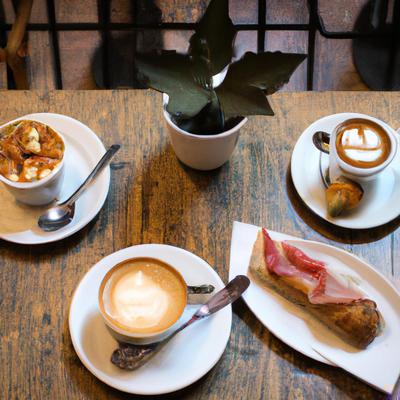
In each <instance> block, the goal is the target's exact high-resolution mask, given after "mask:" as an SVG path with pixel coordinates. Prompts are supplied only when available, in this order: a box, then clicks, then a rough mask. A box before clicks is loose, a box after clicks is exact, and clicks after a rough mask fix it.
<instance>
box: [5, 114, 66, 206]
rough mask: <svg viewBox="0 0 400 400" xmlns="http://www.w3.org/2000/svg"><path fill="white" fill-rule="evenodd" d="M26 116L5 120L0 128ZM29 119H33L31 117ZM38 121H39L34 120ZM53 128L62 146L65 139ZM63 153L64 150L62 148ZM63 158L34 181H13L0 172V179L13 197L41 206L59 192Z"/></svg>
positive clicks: (61, 180)
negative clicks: (41, 177)
mask: <svg viewBox="0 0 400 400" xmlns="http://www.w3.org/2000/svg"><path fill="white" fill-rule="evenodd" d="M24 119H26V118H24V117H21V118H17V119H14V120H13V121H10V122H7V123H6V124H4V125H2V126H0V129H2V128H4V127H5V126H7V125H10V124H13V123H15V122H17V121H20V120H24ZM30 121H35V120H34V119H31V120H30ZM35 122H39V123H41V122H40V121H35ZM51 129H53V130H54V131H55V132H56V133H57V134H58V135H59V136H60V137H61V139H62V141H63V143H64V146H65V140H64V138H63V136H62V135H61V134H60V132H58V131H57V130H56V129H54V128H53V127H52V128H51ZM64 154H65V150H64ZM64 158H65V157H63V158H62V160H61V161H60V162H59V163H58V165H57V166H56V167H55V168H54V169H53V170H52V171H51V173H50V174H49V175H48V176H46V177H45V178H43V179H40V180H38V181H35V182H13V181H11V180H9V179H7V178H6V177H4V176H3V175H1V174H0V181H1V182H3V184H4V186H5V187H6V188H7V190H8V191H9V192H10V193H11V194H12V195H13V196H14V197H15V199H16V200H18V201H20V202H21V203H24V204H28V205H31V206H41V205H45V204H49V203H51V202H52V201H53V200H55V199H56V198H57V196H58V195H59V194H60V191H61V186H62V183H63V178H64Z"/></svg>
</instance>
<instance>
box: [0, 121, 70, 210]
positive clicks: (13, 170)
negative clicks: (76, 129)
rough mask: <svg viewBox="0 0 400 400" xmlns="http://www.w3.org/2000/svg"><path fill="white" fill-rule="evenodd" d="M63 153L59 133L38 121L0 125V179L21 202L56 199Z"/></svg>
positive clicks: (60, 178) (61, 179) (61, 175)
mask: <svg viewBox="0 0 400 400" xmlns="http://www.w3.org/2000/svg"><path fill="white" fill-rule="evenodd" d="M64 154H65V144H64V140H63V138H62V136H61V134H60V133H59V132H57V131H56V130H55V129H54V128H51V127H50V126H48V125H46V124H43V123H42V122H38V121H33V120H26V119H17V120H14V121H11V122H8V123H7V124H5V125H3V126H1V127H0V181H1V182H2V183H3V184H4V186H5V187H6V188H7V190H9V191H10V192H11V193H12V194H13V196H14V197H15V198H16V200H18V201H20V202H21V203H24V204H28V205H32V206H39V205H44V204H49V203H51V202H52V201H53V200H55V199H56V198H57V196H58V195H59V193H60V190H61V185H62V181H63V172H64V171H63V170H64V168H63V167H64Z"/></svg>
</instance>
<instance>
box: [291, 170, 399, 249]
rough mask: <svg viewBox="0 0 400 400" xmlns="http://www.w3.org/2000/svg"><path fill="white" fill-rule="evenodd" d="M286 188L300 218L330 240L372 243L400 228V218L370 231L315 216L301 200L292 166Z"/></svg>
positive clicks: (349, 242)
mask: <svg viewBox="0 0 400 400" xmlns="http://www.w3.org/2000/svg"><path fill="white" fill-rule="evenodd" d="M286 188H287V194H288V197H289V199H290V202H291V204H292V206H293V208H294V209H295V210H296V212H297V214H298V215H299V216H300V218H301V219H302V220H303V221H304V222H305V223H306V224H307V225H308V226H310V227H311V228H312V229H314V230H315V231H317V232H318V233H320V234H321V235H323V236H325V237H327V238H328V239H331V240H335V241H337V242H341V243H348V244H361V243H371V242H375V241H377V240H380V239H382V238H384V237H385V236H387V235H389V234H390V233H392V232H394V231H395V230H396V229H397V228H398V227H399V226H400V216H399V217H397V218H396V219H394V220H393V221H390V222H388V223H387V224H385V225H381V226H378V227H376V228H370V229H357V230H356V229H348V228H342V227H339V226H336V225H334V224H331V223H330V222H328V221H326V220H324V219H323V218H321V217H319V216H318V215H316V214H314V213H313V212H312V211H311V210H310V209H309V208H308V207H307V205H306V204H305V203H304V202H303V200H302V199H301V198H300V196H299V194H298V193H297V191H296V188H295V187H294V184H293V180H292V175H291V172H290V164H289V167H288V169H287V173H286Z"/></svg>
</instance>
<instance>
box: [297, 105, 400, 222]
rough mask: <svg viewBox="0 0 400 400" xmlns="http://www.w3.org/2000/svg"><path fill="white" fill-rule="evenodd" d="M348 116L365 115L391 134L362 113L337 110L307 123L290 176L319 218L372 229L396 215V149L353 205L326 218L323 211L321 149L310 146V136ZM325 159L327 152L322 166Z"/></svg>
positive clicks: (399, 159)
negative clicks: (356, 203) (338, 213)
mask: <svg viewBox="0 0 400 400" xmlns="http://www.w3.org/2000/svg"><path fill="white" fill-rule="evenodd" d="M349 118H369V119H372V120H375V121H376V122H378V123H379V124H381V125H383V126H384V127H385V128H387V129H388V130H391V131H392V132H393V133H395V131H394V130H393V129H392V128H391V127H390V126H388V125H387V124H385V123H384V122H383V121H381V120H379V119H376V118H372V117H370V116H368V115H364V114H358V113H341V114H333V115H329V116H327V117H324V118H321V119H319V120H317V121H315V122H314V123H313V124H311V125H310V126H309V127H308V128H307V129H306V130H305V131H304V132H303V133H302V134H301V136H300V137H299V139H298V140H297V143H296V145H295V147H294V150H293V153H292V159H291V166H290V167H291V174H292V179H293V183H294V186H295V188H296V190H297V192H298V194H299V195H300V197H301V198H302V200H303V201H304V203H305V204H306V205H307V206H308V207H309V208H310V209H311V210H312V211H313V212H314V213H315V214H317V215H319V216H320V217H321V218H323V219H325V220H327V221H329V222H330V223H332V224H334V225H338V226H341V227H344V228H350V229H367V228H373V227H376V226H380V225H383V224H386V223H387V222H390V221H392V220H393V219H395V218H396V217H398V216H399V215H400V202H399V198H400V151H399V152H398V153H397V155H396V157H395V159H394V160H393V161H392V163H391V164H390V165H389V166H388V167H387V168H386V169H385V170H384V171H383V172H382V173H381V174H380V175H379V177H377V180H376V182H375V184H374V185H371V186H367V185H363V189H364V196H363V199H362V200H361V203H360V205H359V206H358V207H357V208H355V209H354V210H351V211H349V212H347V213H345V214H343V215H341V216H339V217H336V218H331V217H329V216H328V214H327V211H326V201H325V187H324V184H323V182H322V179H321V175H320V154H321V152H320V151H319V150H317V149H316V148H315V147H314V145H313V143H312V136H313V134H314V133H315V132H317V131H325V132H328V133H331V132H332V131H333V129H334V128H335V127H336V126H337V125H338V124H340V123H341V122H342V121H345V120H346V119H349ZM397 137H398V135H397ZM398 138H399V137H398ZM327 159H328V155H323V156H322V157H321V162H322V164H323V167H326V166H327V165H328V161H327Z"/></svg>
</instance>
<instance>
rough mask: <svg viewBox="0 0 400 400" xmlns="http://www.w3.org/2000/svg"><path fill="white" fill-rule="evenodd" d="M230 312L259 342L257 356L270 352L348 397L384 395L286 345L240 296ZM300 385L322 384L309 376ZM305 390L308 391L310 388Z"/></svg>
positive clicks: (368, 397)
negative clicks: (258, 318) (263, 323)
mask: <svg viewBox="0 0 400 400" xmlns="http://www.w3.org/2000/svg"><path fill="white" fill-rule="evenodd" d="M233 312H234V314H236V315H237V316H238V317H239V319H240V320H241V321H240V324H242V323H243V324H245V325H246V326H247V327H248V328H249V329H250V331H251V335H252V337H253V336H254V337H255V338H257V340H258V341H259V342H261V343H262V352H263V353H262V354H261V355H260V357H265V358H269V356H270V353H271V352H273V353H274V355H275V356H277V357H279V359H280V361H282V363H288V364H290V366H291V370H292V372H291V373H292V374H293V375H295V376H296V375H299V376H309V377H311V378H312V376H313V375H316V376H318V377H320V378H322V379H324V380H326V381H328V382H329V383H330V384H331V385H333V386H335V387H336V388H337V389H338V390H339V391H340V392H342V393H345V394H346V395H347V396H348V398H349V399H354V400H355V399H361V398H362V399H374V400H378V399H382V400H383V399H385V398H386V397H385V395H384V394H383V393H381V392H379V391H377V390H375V389H373V388H371V387H370V386H368V385H366V384H364V383H363V382H361V381H359V380H358V379H357V378H355V377H353V376H352V375H350V374H348V373H347V372H345V371H343V370H342V369H340V368H337V367H333V366H330V365H326V364H323V363H320V362H318V361H315V360H313V359H311V358H309V357H306V356H304V355H303V354H301V353H299V352H297V351H296V350H294V349H292V348H291V347H289V346H288V345H286V344H285V343H284V342H282V341H281V340H280V339H278V338H276V337H275V336H274V335H273V334H272V333H270V332H269V331H268V329H267V328H265V327H264V326H263V325H262V324H261V322H259V321H258V320H257V318H256V317H255V316H254V315H253V314H252V312H251V310H250V309H249V307H248V306H247V305H246V303H245V302H244V301H243V300H242V299H240V300H238V301H237V302H235V304H234V305H233ZM237 334H238V333H237ZM290 380H291V381H293V378H290ZM288 385H289V384H288ZM292 385H293V382H292ZM304 385H312V386H313V387H314V390H315V391H316V393H317V391H318V390H320V389H324V387H320V388H318V386H317V385H318V382H310V379H307V378H306V379H304ZM309 390H310V391H311V390H312V389H309ZM283 393H285V391H283Z"/></svg>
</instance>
